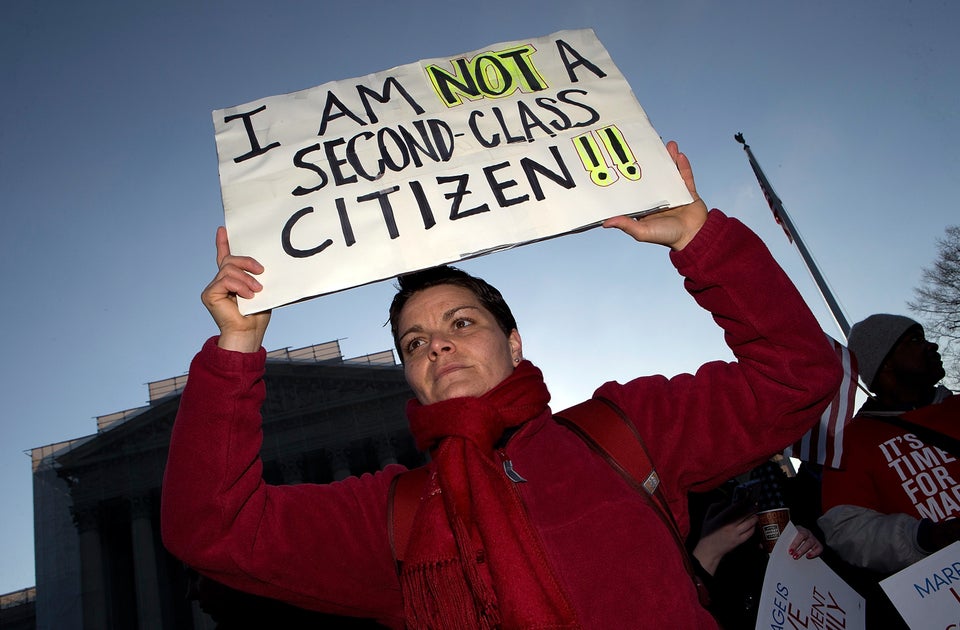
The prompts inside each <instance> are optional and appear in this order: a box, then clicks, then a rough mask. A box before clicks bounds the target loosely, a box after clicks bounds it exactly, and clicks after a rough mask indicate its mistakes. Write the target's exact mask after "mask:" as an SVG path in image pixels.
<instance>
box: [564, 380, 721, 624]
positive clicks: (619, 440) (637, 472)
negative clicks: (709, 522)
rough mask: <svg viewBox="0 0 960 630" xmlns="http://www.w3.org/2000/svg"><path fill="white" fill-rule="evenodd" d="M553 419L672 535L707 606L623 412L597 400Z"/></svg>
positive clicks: (638, 439)
mask: <svg viewBox="0 0 960 630" xmlns="http://www.w3.org/2000/svg"><path fill="white" fill-rule="evenodd" d="M554 419H556V420H557V421H558V422H560V424H563V425H564V426H566V427H568V428H569V429H570V430H571V431H573V432H574V433H576V434H577V435H578V436H579V437H580V438H581V439H582V440H583V441H584V442H586V443H587V445H588V446H590V448H592V449H593V450H594V451H596V452H597V453H598V454H599V455H601V456H602V457H603V458H604V459H605V460H606V461H607V463H608V464H610V466H611V467H612V468H613V469H614V470H615V471H617V473H619V474H620V476H621V477H623V478H624V479H625V480H626V481H627V483H628V484H629V485H630V486H631V487H632V488H634V489H635V490H637V492H638V493H639V494H640V496H642V497H645V498H646V499H647V502H648V503H649V504H650V506H651V507H652V508H653V511H654V512H655V513H656V514H657V516H659V517H660V520H661V521H662V522H663V524H664V525H666V527H667V530H669V531H670V533H671V534H673V539H674V541H675V542H676V544H677V548H678V549H679V550H680V556H681V557H682V558H683V564H684V566H685V567H686V569H687V573H688V574H689V575H690V579H691V580H692V581H693V583H694V585H695V586H696V588H697V595H698V597H699V598H700V603H701V604H702V605H703V606H704V607H706V606H708V605H709V603H710V595H709V593H708V592H707V587H706V585H705V584H704V583H703V580H702V579H700V577H699V576H698V575H697V573H696V571H695V570H694V567H693V563H692V561H691V559H690V553H689V552H688V551H687V547H686V545H685V544H684V540H683V535H682V534H681V533H680V527H679V525H677V521H676V519H675V518H674V516H673V512H672V511H671V510H670V506H669V504H668V503H667V499H666V497H665V496H664V495H663V491H662V490H661V488H660V477H659V475H657V471H656V469H655V468H654V466H653V462H652V461H651V459H650V454H649V453H648V452H647V447H646V445H645V444H644V442H643V438H642V437H641V436H640V434H639V433H638V432H637V429H636V427H635V426H634V424H633V423H632V422H631V421H630V419H629V418H627V416H626V414H624V413H623V410H622V409H620V407H619V406H617V404H616V403H614V402H613V401H611V400H608V399H607V398H603V397H601V396H597V397H595V398H591V399H590V400H587V401H584V402H582V403H580V404H579V405H574V406H573V407H570V408H569V409H565V410H563V411H561V412H560V413H557V414H554Z"/></svg>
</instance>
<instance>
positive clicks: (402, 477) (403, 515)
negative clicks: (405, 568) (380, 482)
mask: <svg viewBox="0 0 960 630" xmlns="http://www.w3.org/2000/svg"><path fill="white" fill-rule="evenodd" d="M428 477H429V470H428V469H427V467H426V466H420V467H419V468H414V469H413V470H405V471H404V472H402V473H400V474H399V475H397V476H396V477H394V478H393V481H392V482H390V492H389V493H388V494H387V523H388V524H389V530H390V549H391V550H392V551H393V558H394V560H395V561H396V562H397V569H398V570H399V568H400V563H401V562H403V558H404V556H405V555H406V552H407V544H408V543H409V542H410V532H411V530H412V529H413V518H414V517H415V516H416V515H417V510H418V509H420V498H421V497H422V496H423V491H424V489H425V487H426V485H427V478H428Z"/></svg>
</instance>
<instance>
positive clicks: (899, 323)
mask: <svg viewBox="0 0 960 630" xmlns="http://www.w3.org/2000/svg"><path fill="white" fill-rule="evenodd" d="M919 325H920V324H919V323H918V322H916V321H914V320H912V319H910V318H909V317H904V316H903V315H890V314H887V313H878V314H876V315H871V316H870V317H868V318H866V319H865V320H863V321H862V322H857V323H856V324H854V325H853V328H851V329H850V337H849V338H848V340H847V347H848V348H850V351H851V352H852V353H853V355H854V356H855V357H856V358H857V369H858V370H859V372H860V378H861V379H862V380H863V382H864V384H865V385H866V386H867V388H868V389H869V390H870V391H873V380H874V379H875V378H876V377H877V372H878V371H880V366H881V365H883V360H884V359H886V358H887V355H888V354H890V351H891V350H893V347H894V346H895V345H896V344H897V341H899V340H900V337H902V336H903V334H904V333H905V332H907V330H909V329H910V328H912V327H914V326H919Z"/></svg>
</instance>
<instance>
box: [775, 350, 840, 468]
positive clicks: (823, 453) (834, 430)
mask: <svg viewBox="0 0 960 630" xmlns="http://www.w3.org/2000/svg"><path fill="white" fill-rule="evenodd" d="M827 339H829V340H830V343H831V344H833V349H834V350H836V352H837V355H838V356H839V357H840V362H841V363H842V364H843V381H842V382H841V383H840V389H839V390H838V391H837V395H836V396H835V397H834V399H833V401H831V403H830V405H829V406H827V408H826V410H825V411H824V412H823V415H822V416H820V422H818V423H817V424H816V425H814V427H813V428H812V429H810V431H808V432H807V434H806V435H804V436H803V437H802V438H800V439H799V440H797V441H796V442H795V443H794V444H792V445H790V446H788V447H787V448H786V449H785V450H784V451H783V454H784V455H786V456H788V457H793V458H796V459H799V460H800V461H804V462H811V463H815V464H820V465H822V466H829V467H830V468H839V467H840V457H841V455H842V452H843V429H844V427H846V425H847V423H848V422H850V419H851V418H852V417H853V414H854V411H856V409H855V401H854V399H855V398H856V394H857V364H856V359H854V357H853V354H851V352H850V350H849V349H847V347H846V346H844V345H843V344H842V343H840V342H839V341H837V340H836V339H834V338H833V337H831V336H830V335H827Z"/></svg>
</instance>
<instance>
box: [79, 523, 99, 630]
mask: <svg viewBox="0 0 960 630" xmlns="http://www.w3.org/2000/svg"><path fill="white" fill-rule="evenodd" d="M98 516H99V515H98V514H97V509H96V508H95V507H94V508H87V509H82V510H74V511H73V522H74V523H76V525H77V532H78V533H79V539H80V601H81V605H82V607H83V627H84V629H85V630H99V629H100V628H106V627H107V599H106V592H105V591H104V586H103V550H102V549H101V547H100V528H99V521H98Z"/></svg>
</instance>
